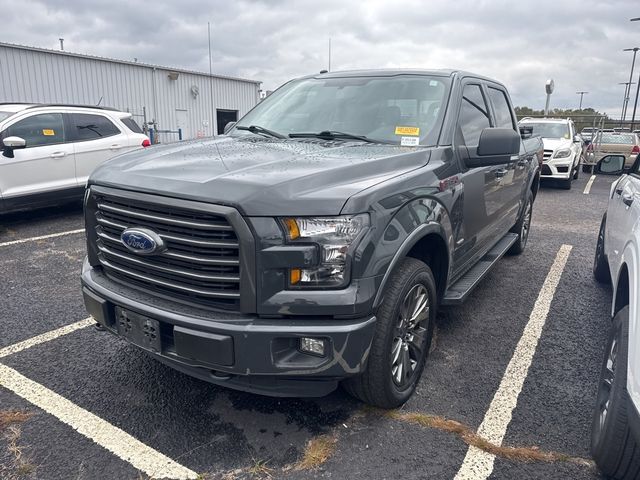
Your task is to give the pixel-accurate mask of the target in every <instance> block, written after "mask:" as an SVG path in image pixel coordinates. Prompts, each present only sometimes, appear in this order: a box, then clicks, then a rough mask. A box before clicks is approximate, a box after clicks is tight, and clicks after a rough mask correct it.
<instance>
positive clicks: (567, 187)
mask: <svg viewBox="0 0 640 480" xmlns="http://www.w3.org/2000/svg"><path fill="white" fill-rule="evenodd" d="M561 182H562V183H561V184H560V185H561V186H562V188H563V189H565V190H571V182H573V174H571V173H570V174H569V178H567V179H566V180H561Z"/></svg>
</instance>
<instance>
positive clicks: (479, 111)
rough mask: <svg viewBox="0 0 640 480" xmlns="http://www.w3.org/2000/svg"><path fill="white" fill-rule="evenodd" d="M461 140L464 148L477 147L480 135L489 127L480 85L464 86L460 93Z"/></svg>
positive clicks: (459, 120)
mask: <svg viewBox="0 0 640 480" xmlns="http://www.w3.org/2000/svg"><path fill="white" fill-rule="evenodd" d="M458 123H459V126H460V130H461V131H462V138H463V139H464V143H465V145H466V146H468V147H471V146H477V145H478V143H479V140H480V134H481V133H482V130H484V129H485V128H489V127H490V126H491V122H490V121H489V109H488V108H487V103H486V102H485V100H484V95H482V90H481V89H480V85H473V84H470V85H466V86H465V87H464V90H463V92H462V108H461V110H460V118H459V119H458Z"/></svg>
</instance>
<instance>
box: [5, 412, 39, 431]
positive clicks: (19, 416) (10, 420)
mask: <svg viewBox="0 0 640 480" xmlns="http://www.w3.org/2000/svg"><path fill="white" fill-rule="evenodd" d="M31 415H32V414H31V413H29V412H21V411H19V410H0V432H3V431H4V430H5V429H6V428H7V427H10V426H11V425H17V424H20V423H23V422H26V421H27V420H29V418H31Z"/></svg>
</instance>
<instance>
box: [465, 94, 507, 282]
mask: <svg viewBox="0 0 640 480" xmlns="http://www.w3.org/2000/svg"><path fill="white" fill-rule="evenodd" d="M492 126H493V124H492V119H491V114H490V111H489V108H488V103H487V101H486V98H485V94H484V91H483V89H482V88H481V86H480V84H479V83H477V84H476V83H467V84H466V85H465V86H464V88H463V96H462V105H461V107H460V113H459V116H458V125H457V129H456V140H455V147H456V151H457V153H458V156H459V161H460V163H461V169H462V171H463V172H464V173H463V174H462V175H461V181H462V184H463V187H464V193H463V195H464V215H463V228H461V229H460V230H459V231H458V232H459V233H458V238H456V239H455V243H456V250H455V251H454V275H456V274H457V273H462V272H463V271H464V270H466V267H467V266H468V265H470V264H473V263H475V261H476V260H477V259H478V258H479V257H481V256H482V255H484V254H485V253H486V252H487V251H488V250H489V249H490V248H491V247H492V246H493V244H494V243H495V241H496V240H497V239H499V238H500V237H499V235H501V234H504V231H501V230H503V229H504V227H503V226H502V223H504V221H502V222H501V219H502V217H503V215H504V213H503V210H504V208H505V203H506V202H507V199H506V197H507V196H508V189H507V186H508V185H509V184H510V182H513V178H511V175H512V174H510V173H509V165H508V164H499V165H486V166H479V167H473V168H467V167H466V166H465V163H464V162H465V159H466V158H469V156H471V155H475V153H476V150H477V148H478V143H479V140H480V135H481V133H482V130H484V129H485V128H490V127H492Z"/></svg>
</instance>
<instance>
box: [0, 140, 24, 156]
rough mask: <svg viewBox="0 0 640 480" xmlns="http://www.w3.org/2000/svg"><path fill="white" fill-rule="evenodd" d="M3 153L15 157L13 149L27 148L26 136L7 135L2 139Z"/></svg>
mask: <svg viewBox="0 0 640 480" xmlns="http://www.w3.org/2000/svg"><path fill="white" fill-rule="evenodd" d="M2 145H3V148H2V154H3V155H4V156H5V157H7V158H13V151H14V150H19V149H21V148H25V147H26V146H27V142H26V140H25V139H24V138H20V137H7V138H5V139H4V140H2Z"/></svg>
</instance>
